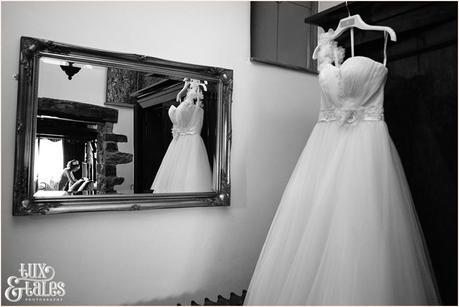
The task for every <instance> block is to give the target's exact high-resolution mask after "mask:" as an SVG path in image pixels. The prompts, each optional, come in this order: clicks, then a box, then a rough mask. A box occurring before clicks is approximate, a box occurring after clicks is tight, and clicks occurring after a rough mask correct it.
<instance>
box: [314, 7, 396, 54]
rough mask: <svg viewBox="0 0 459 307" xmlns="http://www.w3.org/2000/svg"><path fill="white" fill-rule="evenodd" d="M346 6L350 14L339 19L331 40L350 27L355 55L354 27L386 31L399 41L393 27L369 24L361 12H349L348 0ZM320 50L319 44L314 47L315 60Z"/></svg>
mask: <svg viewBox="0 0 459 307" xmlns="http://www.w3.org/2000/svg"><path fill="white" fill-rule="evenodd" d="M346 8H347V11H348V15H349V16H348V17H345V18H343V19H341V20H340V21H339V24H338V27H337V28H336V29H335V31H334V32H333V34H332V35H331V36H330V40H334V39H336V38H338V37H339V36H341V34H343V32H344V31H346V30H347V29H349V28H350V29H351V56H354V28H358V29H361V30H370V31H384V32H385V35H386V33H388V34H389V36H390V40H391V41H394V42H395V41H397V35H396V34H395V31H394V30H393V29H392V28H390V27H386V26H373V25H369V24H367V23H366V22H365V21H363V19H362V17H360V15H359V14H355V15H352V16H351V15H350V12H349V7H348V6H347V1H346ZM385 38H386V37H385ZM384 48H385V47H384ZM318 50H319V45H318V46H317V47H316V49H314V52H313V54H312V59H314V60H316V59H317V52H318ZM384 51H385V50H384Z"/></svg>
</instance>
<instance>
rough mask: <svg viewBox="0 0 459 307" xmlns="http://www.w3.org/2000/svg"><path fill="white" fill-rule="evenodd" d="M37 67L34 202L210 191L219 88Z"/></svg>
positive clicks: (61, 64)
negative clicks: (45, 198) (72, 197)
mask: <svg viewBox="0 0 459 307" xmlns="http://www.w3.org/2000/svg"><path fill="white" fill-rule="evenodd" d="M39 65H40V66H39V79H38V101H37V102H38V108H37V122H36V124H37V128H36V135H35V158H34V161H35V163H34V178H33V179H34V196H35V197H37V198H39V197H49V196H73V195H97V194H134V193H135V194H139V193H152V192H153V193H155V194H156V193H179V192H207V191H212V190H213V187H214V185H215V184H214V181H215V179H214V177H215V176H214V175H213V174H214V172H213V171H212V170H213V166H214V163H215V161H214V160H215V149H216V142H217V139H216V130H217V129H216V125H217V96H218V95H217V83H216V82H207V81H205V80H196V79H191V78H187V76H183V77H181V78H175V79H173V78H170V77H165V76H164V75H161V74H159V73H155V72H154V71H151V72H143V71H133V70H126V69H121V68H116V67H108V66H107V67H104V66H98V65H90V64H89V63H83V62H67V61H63V60H59V59H57V58H51V57H42V58H41V59H40V64H39Z"/></svg>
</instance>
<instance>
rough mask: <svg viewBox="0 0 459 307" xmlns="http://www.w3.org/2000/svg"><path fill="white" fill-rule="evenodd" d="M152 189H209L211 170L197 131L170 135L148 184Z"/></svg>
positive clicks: (177, 190) (189, 190) (165, 190)
mask: <svg viewBox="0 0 459 307" xmlns="http://www.w3.org/2000/svg"><path fill="white" fill-rule="evenodd" d="M151 190H154V191H153V192H154V193H179V192H182V193H183V192H209V191H212V173H211V169H210V164H209V159H208V155H207V151H206V147H205V145H204V142H203V140H202V138H201V136H200V135H199V134H191V135H179V136H177V137H175V138H174V139H172V141H171V143H170V144H169V147H168V148H167V151H166V154H165V155H164V158H163V161H162V162H161V166H160V167H159V169H158V172H157V173H156V177H155V179H154V181H153V184H152V185H151Z"/></svg>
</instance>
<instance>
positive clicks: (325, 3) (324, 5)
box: [318, 1, 343, 12]
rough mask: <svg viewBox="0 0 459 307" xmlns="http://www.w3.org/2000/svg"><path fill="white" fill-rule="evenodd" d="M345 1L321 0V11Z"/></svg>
mask: <svg viewBox="0 0 459 307" xmlns="http://www.w3.org/2000/svg"><path fill="white" fill-rule="evenodd" d="M341 3H343V1H319V8H318V10H319V12H322V11H325V10H327V9H329V8H331V7H333V6H335V5H338V4H341Z"/></svg>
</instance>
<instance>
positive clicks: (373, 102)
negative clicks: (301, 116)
mask: <svg viewBox="0 0 459 307" xmlns="http://www.w3.org/2000/svg"><path fill="white" fill-rule="evenodd" d="M327 43H328V45H327V47H328V48H331V49H332V52H331V53H330V52H329V53H322V54H320V53H319V57H318V61H319V65H318V66H319V84H320V87H321V105H320V109H321V113H320V115H319V120H322V121H327V119H328V120H341V121H342V122H344V121H347V122H349V123H350V122H354V121H355V120H356V119H359V118H360V119H375V120H380V119H383V103H384V85H385V82H386V78H387V72H388V70H387V68H386V66H385V65H384V64H383V63H380V62H377V61H375V60H373V59H371V58H368V57H363V56H354V57H350V58H348V59H346V60H345V61H344V62H343V63H342V64H340V62H341V60H342V58H343V57H344V50H343V49H342V48H341V47H338V46H337V45H336V43H335V42H333V43H332V44H330V42H327ZM336 49H339V50H338V51H336ZM337 53H338V54H339V53H342V54H341V56H340V57H339V56H338V58H337V57H334V58H333V56H331V55H333V54H335V55H336V54H337ZM333 62H334V65H333V64H332V63H333ZM339 117H341V118H339Z"/></svg>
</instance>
